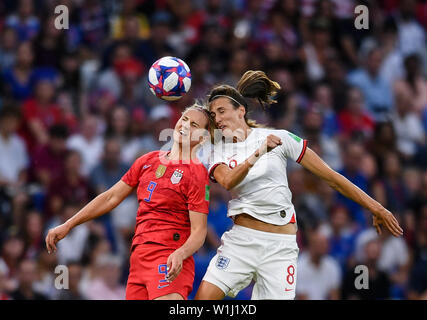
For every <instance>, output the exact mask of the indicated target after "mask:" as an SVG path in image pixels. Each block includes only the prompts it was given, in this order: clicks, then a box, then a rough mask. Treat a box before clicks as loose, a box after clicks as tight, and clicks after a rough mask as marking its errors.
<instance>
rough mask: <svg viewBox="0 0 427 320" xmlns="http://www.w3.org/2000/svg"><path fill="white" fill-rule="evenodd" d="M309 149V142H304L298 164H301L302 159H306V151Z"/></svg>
mask: <svg viewBox="0 0 427 320" xmlns="http://www.w3.org/2000/svg"><path fill="white" fill-rule="evenodd" d="M306 149H307V140H304V142H303V146H302V151H301V154H300V155H299V157H298V159H297V163H300V162H301V160H302V158H303V157H304V154H305V150H306Z"/></svg>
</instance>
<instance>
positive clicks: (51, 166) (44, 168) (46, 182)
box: [30, 125, 68, 192]
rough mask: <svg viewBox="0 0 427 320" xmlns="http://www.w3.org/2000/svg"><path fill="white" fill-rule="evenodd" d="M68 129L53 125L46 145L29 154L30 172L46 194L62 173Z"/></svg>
mask: <svg viewBox="0 0 427 320" xmlns="http://www.w3.org/2000/svg"><path fill="white" fill-rule="evenodd" d="M67 137H68V129H67V128H66V127H65V126H63V125H54V126H52V127H51V128H50V129H49V136H48V143H47V144H46V145H43V146H38V147H37V148H36V149H35V150H34V151H33V152H32V154H31V158H32V159H31V160H32V161H31V168H30V169H31V171H32V174H33V178H34V179H35V181H36V182H37V183H39V184H40V185H41V187H42V189H43V192H47V190H48V189H49V186H50V184H51V183H52V181H55V180H56V179H57V178H59V177H60V176H61V175H62V174H63V172H64V159H65V150H66V141H67Z"/></svg>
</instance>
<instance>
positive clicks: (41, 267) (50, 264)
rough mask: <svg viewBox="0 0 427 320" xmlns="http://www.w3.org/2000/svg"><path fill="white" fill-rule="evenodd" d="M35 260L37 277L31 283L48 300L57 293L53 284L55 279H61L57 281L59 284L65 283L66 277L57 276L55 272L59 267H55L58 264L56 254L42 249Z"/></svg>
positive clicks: (53, 297)
mask: <svg viewBox="0 0 427 320" xmlns="http://www.w3.org/2000/svg"><path fill="white" fill-rule="evenodd" d="M36 261H37V279H36V281H35V282H34V285H33V287H34V290H35V291H37V292H40V293H41V294H43V295H45V296H46V297H47V298H48V299H49V300H53V299H55V297H56V295H57V294H58V289H57V288H55V285H57V283H56V282H55V281H58V280H61V281H59V282H60V283H61V284H65V283H64V282H65V281H66V279H61V278H60V277H58V276H59V273H57V271H58V269H59V268H58V269H56V268H57V266H58V259H57V257H56V256H54V255H50V254H48V253H47V251H46V250H43V249H42V250H40V252H39V255H38V257H37V258H36ZM64 276H65V274H64ZM57 277H58V278H57ZM57 279H58V280H57Z"/></svg>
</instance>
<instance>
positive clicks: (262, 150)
mask: <svg viewBox="0 0 427 320" xmlns="http://www.w3.org/2000/svg"><path fill="white" fill-rule="evenodd" d="M281 144H282V140H281V139H280V138H279V137H278V136H275V135H273V134H269V135H268V136H267V138H266V139H265V141H264V142H263V144H262V145H261V147H259V149H258V151H259V155H260V156H262V155H263V154H266V153H267V152H270V151H271V150H273V149H274V148H276V147H277V146H280V145H281Z"/></svg>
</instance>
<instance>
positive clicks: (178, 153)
mask: <svg viewBox="0 0 427 320" xmlns="http://www.w3.org/2000/svg"><path fill="white" fill-rule="evenodd" d="M185 149H188V148H185V147H184V148H183V147H182V146H180V145H178V144H174V145H173V146H172V149H171V151H170V152H169V153H167V154H166V159H168V160H171V161H185V160H187V161H189V160H192V159H195V158H196V151H197V148H196V147H193V148H191V149H189V150H185Z"/></svg>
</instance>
